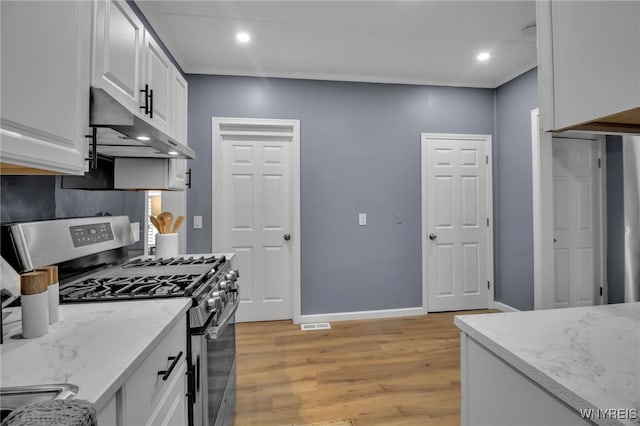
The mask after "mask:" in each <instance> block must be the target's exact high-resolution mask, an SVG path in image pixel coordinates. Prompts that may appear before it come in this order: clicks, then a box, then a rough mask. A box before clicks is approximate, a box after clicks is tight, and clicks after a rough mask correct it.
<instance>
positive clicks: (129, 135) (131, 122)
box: [89, 87, 195, 159]
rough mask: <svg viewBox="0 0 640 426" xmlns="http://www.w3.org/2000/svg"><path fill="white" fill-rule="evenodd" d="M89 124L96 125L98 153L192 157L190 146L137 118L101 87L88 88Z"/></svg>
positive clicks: (147, 156) (115, 155)
mask: <svg viewBox="0 0 640 426" xmlns="http://www.w3.org/2000/svg"><path fill="white" fill-rule="evenodd" d="M89 125H90V126H91V127H93V128H96V130H97V132H96V141H95V142H96V150H97V152H98V155H104V156H108V157H146V158H184V159H193V158H195V153H194V152H193V150H192V149H191V148H189V147H188V146H186V145H183V144H181V143H179V142H176V141H174V140H173V139H172V138H171V137H170V136H169V135H167V134H165V133H164V132H162V131H160V130H158V129H156V128H155V127H153V126H152V125H151V124H149V123H148V122H146V121H144V120H143V119H142V118H140V117H137V116H136V115H134V114H133V113H132V112H131V111H129V110H128V109H127V108H126V107H125V106H124V105H122V104H120V103H119V102H118V101H117V100H116V99H114V98H113V97H112V96H111V95H110V94H108V93H107V92H106V91H105V90H104V89H100V88H96V87H91V109H90V116H89Z"/></svg>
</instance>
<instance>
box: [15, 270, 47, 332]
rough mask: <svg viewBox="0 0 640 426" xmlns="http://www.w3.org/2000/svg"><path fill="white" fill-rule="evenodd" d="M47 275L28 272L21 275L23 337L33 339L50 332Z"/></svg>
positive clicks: (41, 272) (38, 272)
mask: <svg viewBox="0 0 640 426" xmlns="http://www.w3.org/2000/svg"><path fill="white" fill-rule="evenodd" d="M47 288H48V285H47V273H46V272H43V271H35V272H27V273H26V274H22V275H20V294H21V296H20V305H21V309H22V337H24V338H25V339H33V338H34V337H40V336H43V335H45V334H47V333H48V332H49V295H48V293H47Z"/></svg>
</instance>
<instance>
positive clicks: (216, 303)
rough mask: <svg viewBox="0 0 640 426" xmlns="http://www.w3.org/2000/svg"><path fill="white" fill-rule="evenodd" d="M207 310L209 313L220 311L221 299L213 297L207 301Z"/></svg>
mask: <svg viewBox="0 0 640 426" xmlns="http://www.w3.org/2000/svg"><path fill="white" fill-rule="evenodd" d="M207 308H208V310H209V312H211V311H218V312H220V311H222V299H220V296H213V297H211V298H209V300H207Z"/></svg>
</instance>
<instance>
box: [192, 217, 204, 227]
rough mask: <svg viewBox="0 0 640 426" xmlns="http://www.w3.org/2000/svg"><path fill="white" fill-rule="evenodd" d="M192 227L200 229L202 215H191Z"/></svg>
mask: <svg viewBox="0 0 640 426" xmlns="http://www.w3.org/2000/svg"><path fill="white" fill-rule="evenodd" d="M193 229H202V216H194V217H193Z"/></svg>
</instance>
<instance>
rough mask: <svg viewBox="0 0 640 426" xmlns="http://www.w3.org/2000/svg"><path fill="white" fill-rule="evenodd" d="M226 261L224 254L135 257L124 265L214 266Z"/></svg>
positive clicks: (135, 266)
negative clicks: (158, 257)
mask: <svg viewBox="0 0 640 426" xmlns="http://www.w3.org/2000/svg"><path fill="white" fill-rule="evenodd" d="M224 262H225V257H224V256H218V257H216V256H199V257H193V256H189V257H186V256H185V257H170V258H166V259H163V258H160V259H155V258H149V259H135V260H132V261H129V262H127V263H125V264H124V265H122V268H123V269H127V268H138V267H142V268H145V267H149V266H182V265H213V266H214V267H216V266H218V265H221V264H223V263H224Z"/></svg>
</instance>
